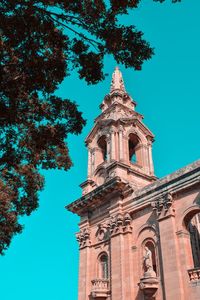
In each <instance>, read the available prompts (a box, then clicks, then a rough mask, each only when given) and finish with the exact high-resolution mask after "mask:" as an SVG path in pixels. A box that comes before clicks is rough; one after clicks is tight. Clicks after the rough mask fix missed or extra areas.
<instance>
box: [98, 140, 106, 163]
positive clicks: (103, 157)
mask: <svg viewBox="0 0 200 300" xmlns="http://www.w3.org/2000/svg"><path fill="white" fill-rule="evenodd" d="M97 144H98V147H99V149H100V152H101V158H100V160H101V163H102V162H104V161H106V160H107V142H106V137H105V135H103V136H101V137H100V138H99V139H98V142H97Z"/></svg>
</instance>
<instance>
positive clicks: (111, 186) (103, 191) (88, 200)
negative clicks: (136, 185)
mask: <svg viewBox="0 0 200 300" xmlns="http://www.w3.org/2000/svg"><path fill="white" fill-rule="evenodd" d="M113 192H116V193H117V194H119V195H120V196H121V197H122V198H123V197H124V195H126V196H127V193H126V192H128V193H132V192H133V189H132V187H131V186H130V184H129V183H128V182H127V181H125V180H122V179H121V178H120V177H118V176H116V177H115V178H113V179H111V180H109V181H108V182H106V183H105V184H103V185H101V186H99V187H97V188H96V189H95V190H93V191H91V192H89V193H88V194H86V195H84V196H83V197H81V198H80V199H78V200H76V201H74V202H72V203H71V204H69V205H67V206H66V209H68V210H69V211H71V212H73V213H76V214H78V215H79V216H81V215H83V214H84V213H85V212H88V211H90V209H94V207H96V205H97V204H98V203H99V202H101V204H102V203H103V201H104V198H105V195H107V194H110V193H113Z"/></svg>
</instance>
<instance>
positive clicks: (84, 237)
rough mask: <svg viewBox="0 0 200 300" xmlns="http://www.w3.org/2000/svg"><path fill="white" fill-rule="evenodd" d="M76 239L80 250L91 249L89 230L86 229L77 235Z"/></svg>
mask: <svg viewBox="0 0 200 300" xmlns="http://www.w3.org/2000/svg"><path fill="white" fill-rule="evenodd" d="M76 239H77V241H78V243H79V248H80V249H82V248H85V247H89V246H90V244H91V241H90V231H89V228H84V229H82V230H81V231H80V232H78V233H77V234H76Z"/></svg>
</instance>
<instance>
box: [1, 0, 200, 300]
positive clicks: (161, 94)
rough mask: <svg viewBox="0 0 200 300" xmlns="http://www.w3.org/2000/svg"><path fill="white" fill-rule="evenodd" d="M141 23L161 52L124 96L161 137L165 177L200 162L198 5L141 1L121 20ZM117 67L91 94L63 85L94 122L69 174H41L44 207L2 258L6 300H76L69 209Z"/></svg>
mask: <svg viewBox="0 0 200 300" xmlns="http://www.w3.org/2000/svg"><path fill="white" fill-rule="evenodd" d="M123 22H124V23H125V24H131V23H133V22H135V23H136V24H137V27H138V28H139V29H141V30H143V31H144V32H145V38H146V39H147V40H148V41H149V42H150V43H151V45H152V46H154V47H155V56H154V57H153V58H152V59H151V60H150V61H148V62H146V63H145V64H144V67H143V70H142V71H141V72H136V71H133V70H130V69H124V68H123V67H121V66H120V69H121V71H122V73H123V77H124V81H125V86H126V90H127V91H128V92H129V94H130V95H131V96H132V97H133V99H135V100H136V102H137V103H138V106H137V111H138V112H140V113H141V114H143V115H144V123H145V124H146V125H147V126H148V127H149V129H150V130H152V131H153V133H154V134H155V136H156V141H155V143H154V147H153V158H154V165H155V172H156V175H157V176H158V177H163V176H165V175H167V174H169V173H171V172H173V171H175V170H177V169H178V168H181V167H183V166H185V165H187V164H189V163H191V162H193V161H195V160H196V159H198V158H199V152H200V151H199V149H200V145H199V144H200V126H199V123H200V120H199V114H200V104H199V103H200V75H199V73H200V71H199V70H200V57H199V55H200V1H199V0H182V3H181V4H174V5H172V4H171V1H170V0H166V3H165V4H162V5H161V4H158V3H155V2H153V1H152V0H143V1H142V4H141V5H140V7H139V9H137V10H135V12H134V13H133V12H132V13H131V15H130V16H126V17H123ZM115 65H116V63H115V62H114V61H113V59H112V58H111V57H107V58H106V60H105V71H106V73H108V74H109V76H107V77H106V80H105V81H104V82H102V83H99V84H98V85H96V86H88V85H86V83H85V82H84V81H81V80H79V79H78V77H77V74H76V72H74V73H73V74H72V76H71V77H68V78H66V80H65V81H64V82H63V83H62V84H61V86H60V88H59V91H58V92H57V93H58V94H59V95H61V96H63V97H66V98H70V99H72V100H75V101H76V102H77V103H78V104H79V106H80V110H81V111H83V113H84V117H85V118H86V119H87V120H88V122H87V126H86V127H85V128H84V130H83V133H82V135H80V136H70V138H69V141H68V144H69V148H70V153H71V157H72V159H73V162H74V167H72V168H71V169H70V170H69V171H68V172H61V171H48V172H43V173H44V174H45V177H46V185H45V189H44V191H43V192H42V193H41V195H40V207H39V209H38V210H37V211H36V212H34V213H33V214H32V215H31V216H30V217H27V218H23V219H22V223H23V224H24V225H25V229H24V231H23V233H22V234H21V235H19V236H16V237H15V238H14V240H13V242H12V245H11V246H10V248H9V250H8V251H7V252H6V255H5V256H3V257H0V287H1V292H0V298H1V299H2V300H13V299H15V300H77V284H78V244H77V242H76V239H75V235H74V233H75V232H77V231H78V221H79V218H78V217H77V216H75V215H73V214H72V213H70V212H67V211H66V210H65V209H64V206H65V205H66V204H68V203H70V202H72V201H74V200H76V199H77V198H79V197H80V196H81V189H80V188H79V184H80V183H81V182H83V181H84V180H85V179H86V172H87V171H86V168H87V151H86V148H85V146H84V138H85V137H86V135H87V133H88V132H89V131H90V129H91V128H92V126H93V120H94V118H95V117H97V115H98V114H99V113H100V110H99V108H98V107H99V104H100V103H101V101H102V100H103V97H104V95H105V94H107V93H108V92H109V88H110V81H111V74H112V72H113V70H114V67H115Z"/></svg>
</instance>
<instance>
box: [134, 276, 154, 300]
mask: <svg viewBox="0 0 200 300" xmlns="http://www.w3.org/2000/svg"><path fill="white" fill-rule="evenodd" d="M158 284H159V281H158V278H157V277H152V276H150V277H148V274H145V276H144V277H143V278H141V279H140V283H139V284H138V285H139V287H140V289H141V290H142V291H143V293H144V299H145V300H154V299H155V295H156V292H157V290H158Z"/></svg>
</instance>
